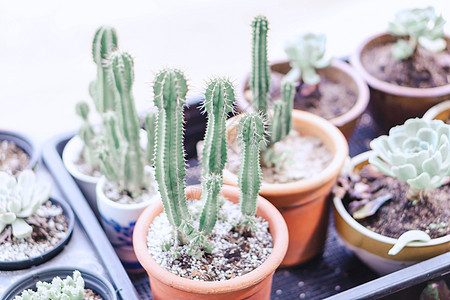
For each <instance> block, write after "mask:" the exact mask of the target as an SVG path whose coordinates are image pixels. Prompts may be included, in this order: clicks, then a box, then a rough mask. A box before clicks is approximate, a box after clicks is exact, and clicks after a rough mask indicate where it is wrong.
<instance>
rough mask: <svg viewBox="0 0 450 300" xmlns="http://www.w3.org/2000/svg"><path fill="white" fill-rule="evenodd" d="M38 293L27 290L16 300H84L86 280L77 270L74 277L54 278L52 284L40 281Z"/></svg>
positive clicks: (37, 286)
mask: <svg viewBox="0 0 450 300" xmlns="http://www.w3.org/2000/svg"><path fill="white" fill-rule="evenodd" d="M36 288H37V290H36V291H33V290H25V291H23V292H22V294H21V295H20V296H16V297H15V298H14V300H42V299H48V300H83V299H84V279H83V277H82V276H81V273H80V272H79V271H77V270H75V271H74V272H73V275H72V277H70V276H67V277H66V278H64V279H61V278H60V277H55V278H53V280H52V282H51V283H50V282H42V281H38V282H37V283H36Z"/></svg>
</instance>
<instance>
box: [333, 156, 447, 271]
mask: <svg viewBox="0 0 450 300" xmlns="http://www.w3.org/2000/svg"><path fill="white" fill-rule="evenodd" d="M372 153H373V152H371V151H368V152H364V153H361V154H360V155H357V156H355V157H353V158H352V161H351V162H352V166H354V167H353V169H354V170H355V171H356V172H358V170H360V169H361V168H362V167H363V166H364V165H366V164H368V159H369V157H370V155H372ZM333 202H334V219H335V221H334V222H335V226H336V230H337V232H338V234H339V237H340V238H341V239H342V241H343V242H344V243H345V245H346V246H347V247H348V248H349V249H351V250H352V251H353V252H354V253H355V254H356V256H358V257H359V259H361V260H362V261H363V262H364V263H365V264H367V265H368V266H369V267H370V268H372V269H373V270H375V271H376V272H377V273H379V274H381V275H384V274H387V273H391V272H394V271H397V270H399V269H402V268H404V267H407V266H410V265H412V264H415V263H417V262H420V261H424V260H426V259H429V258H431V257H434V256H437V255H440V254H443V253H446V252H448V251H450V235H446V236H443V237H440V238H435V239H431V240H430V241H428V242H411V243H408V245H407V246H405V247H404V248H403V249H402V250H401V251H400V252H399V253H398V254H397V255H395V256H393V255H389V254H388V252H389V250H390V249H391V248H392V247H393V246H394V244H395V243H396V242H397V239H394V238H390V237H387V236H384V235H381V234H379V233H376V232H374V231H371V230H369V229H367V228H366V227H364V226H363V225H361V224H360V223H358V222H357V221H356V220H355V219H353V217H352V216H351V215H350V214H349V213H348V211H347V210H346V209H345V207H344V204H343V202H342V199H341V198H339V197H335V198H334V199H333Z"/></svg>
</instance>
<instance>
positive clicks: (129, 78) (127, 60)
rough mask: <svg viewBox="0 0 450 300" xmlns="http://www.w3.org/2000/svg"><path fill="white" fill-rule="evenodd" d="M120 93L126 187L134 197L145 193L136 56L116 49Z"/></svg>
mask: <svg viewBox="0 0 450 300" xmlns="http://www.w3.org/2000/svg"><path fill="white" fill-rule="evenodd" d="M110 61H111V65H112V71H113V75H114V83H115V88H116V89H117V95H118V99H117V100H118V104H117V105H118V110H119V113H120V117H119V125H120V127H121V131H122V133H123V136H124V137H125V140H126V141H127V143H128V147H127V151H126V154H125V166H124V178H126V180H125V189H126V190H127V191H129V192H131V193H132V195H133V196H136V195H139V194H140V193H141V190H142V187H143V184H144V164H143V159H142V154H141V145H140V138H139V130H140V122H139V117H138V114H137V112H136V108H135V105H134V99H133V95H132V92H131V88H132V85H133V81H134V70H133V65H134V64H133V59H132V58H131V56H130V55H129V54H128V53H126V52H120V51H116V52H113V53H112V54H111V57H110Z"/></svg>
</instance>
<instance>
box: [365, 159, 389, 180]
mask: <svg viewBox="0 0 450 300" xmlns="http://www.w3.org/2000/svg"><path fill="white" fill-rule="evenodd" d="M369 163H370V164H371V165H373V166H375V167H377V168H378V170H380V171H381V172H383V173H384V174H386V175H387V176H390V177H394V173H393V172H392V169H391V166H389V165H388V164H387V163H386V162H385V161H383V160H381V159H380V158H379V157H378V156H372V157H370V158H369Z"/></svg>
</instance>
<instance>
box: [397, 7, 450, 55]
mask: <svg viewBox="0 0 450 300" xmlns="http://www.w3.org/2000/svg"><path fill="white" fill-rule="evenodd" d="M444 24H445V20H444V19H443V18H442V16H437V15H436V13H435V11H434V8H433V7H431V6H430V7H426V8H414V9H405V10H402V11H399V12H398V13H397V14H396V15H395V20H394V22H391V23H390V24H389V28H388V32H389V33H390V34H393V35H397V36H407V37H408V40H404V39H399V40H398V41H397V42H396V43H395V44H394V45H393V46H392V56H393V57H394V58H395V59H397V60H404V59H407V58H409V57H411V56H413V55H414V53H415V52H416V49H417V46H418V45H420V46H422V47H423V48H425V49H427V50H428V51H431V52H440V51H442V50H444V49H445V48H446V47H447V42H446V41H445V39H444V38H443V37H444Z"/></svg>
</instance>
